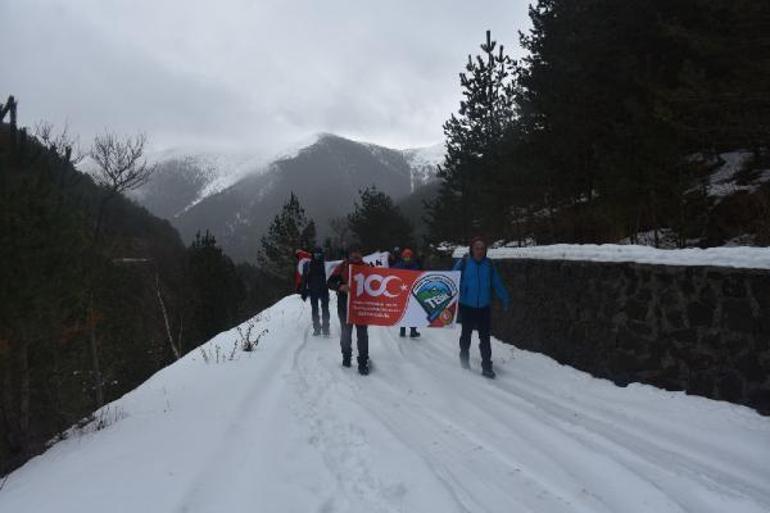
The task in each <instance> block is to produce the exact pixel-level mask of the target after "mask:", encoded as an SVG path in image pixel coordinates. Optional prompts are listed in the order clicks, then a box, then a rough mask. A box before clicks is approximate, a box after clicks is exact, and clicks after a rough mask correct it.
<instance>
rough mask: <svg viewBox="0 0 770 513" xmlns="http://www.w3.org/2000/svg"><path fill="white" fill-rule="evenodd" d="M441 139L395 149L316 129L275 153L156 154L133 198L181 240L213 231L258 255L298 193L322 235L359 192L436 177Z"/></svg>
mask: <svg viewBox="0 0 770 513" xmlns="http://www.w3.org/2000/svg"><path fill="white" fill-rule="evenodd" d="M441 161H443V145H435V146H430V147H427V148H415V149H407V150H395V149H391V148H386V147H384V146H379V145H376V144H371V143H364V142H358V141H353V140H350V139H346V138H344V137H340V136H337V135H333V134H319V135H317V136H316V137H315V140H314V141H312V142H311V143H310V144H308V145H306V146H303V147H300V148H299V149H293V150H291V151H285V152H284V153H283V154H282V156H280V157H278V158H277V159H275V160H272V161H269V160H268V159H265V158H261V157H260V156H258V155H254V154H249V153H245V152H244V153H243V154H238V155H219V154H214V153H200V154H184V153H179V152H166V153H165V154H160V155H158V157H157V163H158V171H157V173H156V175H155V176H154V178H153V179H152V180H151V182H150V183H148V184H147V185H146V186H145V187H143V188H142V189H141V190H139V191H138V192H137V194H136V195H135V199H136V200H137V201H138V202H139V203H141V204H142V205H144V206H145V207H147V208H148V210H150V211H151V212H153V213H154V214H156V215H158V216H161V217H165V218H166V219H169V220H170V221H171V222H172V224H174V226H175V227H176V228H177V229H178V230H179V231H180V233H181V235H182V237H183V239H184V240H185V241H187V242H189V241H191V240H192V239H193V238H194V236H195V233H196V232H197V231H199V230H200V231H204V230H209V231H210V232H212V233H213V234H214V236H215V237H216V238H217V240H218V241H219V242H220V243H221V244H222V247H223V249H224V250H225V252H226V253H227V254H229V255H230V256H231V257H232V258H234V259H235V260H236V261H253V260H254V259H255V257H256V251H257V248H258V245H259V240H260V238H261V236H262V235H263V234H264V232H265V231H266V230H267V227H268V226H269V223H270V222H271V221H272V219H273V216H274V215H275V214H276V213H278V212H279V210H280V209H281V207H282V206H283V204H284V203H285V202H286V200H287V199H288V197H289V195H290V194H291V193H292V192H294V193H295V194H296V195H297V196H298V197H299V200H300V202H301V203H302V205H303V207H304V208H305V210H306V212H307V214H308V215H309V216H310V217H311V218H313V220H314V221H315V223H316V226H317V230H318V235H319V239H320V238H323V237H324V236H326V235H329V234H330V233H331V229H330V224H329V223H330V221H331V220H332V219H334V218H337V217H340V216H343V215H346V214H347V213H348V212H349V211H350V210H351V209H352V207H353V203H354V201H355V199H356V198H357V197H358V191H359V190H361V189H364V188H366V187H369V186H375V187H377V188H378V189H380V190H381V191H383V192H385V193H387V194H389V195H390V196H391V197H393V198H394V199H395V200H397V201H398V200H401V199H404V198H407V197H408V196H410V195H411V194H412V193H413V192H414V191H415V190H418V189H420V188H421V187H423V186H424V185H426V184H429V183H431V182H432V181H434V180H435V177H436V172H437V166H438V164H440V163H441Z"/></svg>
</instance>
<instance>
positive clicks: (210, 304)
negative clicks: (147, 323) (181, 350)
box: [188, 231, 245, 340]
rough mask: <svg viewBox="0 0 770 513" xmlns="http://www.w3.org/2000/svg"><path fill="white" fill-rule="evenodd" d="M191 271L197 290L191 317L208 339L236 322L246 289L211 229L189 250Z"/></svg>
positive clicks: (204, 337) (190, 275)
mask: <svg viewBox="0 0 770 513" xmlns="http://www.w3.org/2000/svg"><path fill="white" fill-rule="evenodd" d="M188 272H189V278H188V280H189V282H190V284H191V286H192V289H193V304H194V307H193V314H192V316H191V317H192V320H193V322H194V323H195V325H196V327H197V328H198V331H199V333H198V334H199V335H200V337H201V338H202V339H204V340H205V339H207V338H210V337H212V336H214V335H216V334H217V333H219V332H220V331H222V330H224V329H227V328H229V327H231V326H233V325H234V324H236V323H237V321H238V313H239V305H240V303H241V301H242V300H243V299H244V297H245V289H244V286H243V283H242V282H241V280H240V278H239V277H238V273H237V271H236V268H235V265H234V264H233V261H232V260H230V258H229V257H228V256H227V255H225V254H224V252H223V251H222V248H220V247H219V246H217V241H216V239H215V238H214V236H213V235H212V234H210V233H209V232H208V231H206V233H205V234H203V235H201V233H200V232H198V233H197V234H196V235H195V240H194V241H193V243H192V245H191V246H190V249H189V250H188Z"/></svg>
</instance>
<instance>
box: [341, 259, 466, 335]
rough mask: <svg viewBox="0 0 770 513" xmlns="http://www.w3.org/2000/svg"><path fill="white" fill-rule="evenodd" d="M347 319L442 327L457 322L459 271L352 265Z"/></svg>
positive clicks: (350, 321)
mask: <svg viewBox="0 0 770 513" xmlns="http://www.w3.org/2000/svg"><path fill="white" fill-rule="evenodd" d="M349 273H350V274H349V276H348V285H349V288H350V290H349V292H348V322H349V323H351V324H367V325H374V326H396V325H406V326H415V327H426V326H430V327H441V326H447V325H450V324H453V323H454V322H455V313H456V311H457V299H458V290H459V281H460V272H459V271H410V270H405V269H387V268H382V267H369V266H365V265H358V266H350V268H349Z"/></svg>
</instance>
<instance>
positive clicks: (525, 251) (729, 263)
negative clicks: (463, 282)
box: [453, 244, 770, 269]
mask: <svg viewBox="0 0 770 513" xmlns="http://www.w3.org/2000/svg"><path fill="white" fill-rule="evenodd" d="M466 252H467V247H459V248H457V249H455V250H454V253H453V256H454V257H455V258H461V257H462V256H463V255H465V254H466ZM488 256H489V257H490V258H493V259H507V258H534V259H542V260H584V261H591V262H636V263H640V264H657V265H692V266H715V267H737V268H746V269H770V247H747V246H739V247H719V248H708V249H700V248H686V249H657V248H652V247H649V246H634V245H619V244H601V245H598V244H554V245H551V246H533V247H524V248H519V247H517V248H497V249H490V250H489V252H488Z"/></svg>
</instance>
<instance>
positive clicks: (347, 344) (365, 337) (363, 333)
mask: <svg viewBox="0 0 770 513" xmlns="http://www.w3.org/2000/svg"><path fill="white" fill-rule="evenodd" d="M340 326H341V328H342V329H341V330H340V331H341V333H340V349H342V354H351V352H352V351H353V326H355V328H356V345H357V347H358V361H359V363H360V362H365V361H367V360H368V359H369V332H368V330H367V326H360V325H358V324H355V325H353V324H348V323H346V322H345V319H344V318H342V317H341V318H340Z"/></svg>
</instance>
